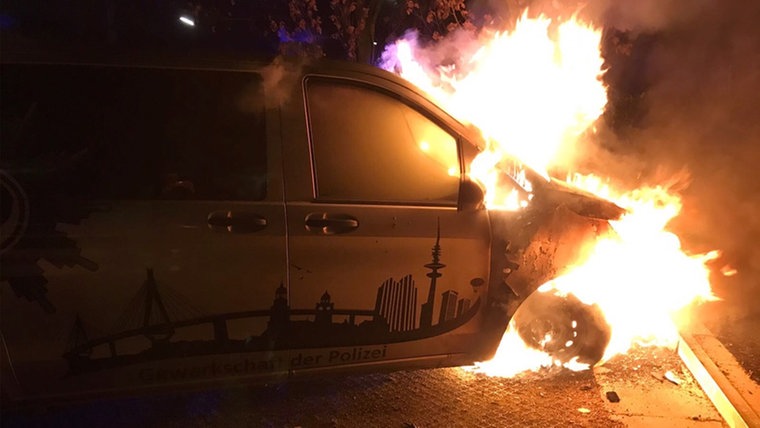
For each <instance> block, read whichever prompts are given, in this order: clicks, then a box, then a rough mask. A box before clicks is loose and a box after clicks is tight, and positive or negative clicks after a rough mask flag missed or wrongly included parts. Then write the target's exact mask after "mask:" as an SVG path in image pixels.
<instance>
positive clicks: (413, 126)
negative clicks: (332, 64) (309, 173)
mask: <svg viewBox="0 0 760 428" xmlns="http://www.w3.org/2000/svg"><path fill="white" fill-rule="evenodd" d="M307 105H308V116H309V127H310V133H311V144H312V155H313V163H314V170H315V182H316V193H317V194H316V197H317V199H319V200H324V201H346V202H374V203H399V204H423V205H443V206H446V205H451V206H453V205H456V202H457V190H458V186H459V177H460V169H461V168H460V162H459V156H458V150H457V141H456V138H454V136H452V135H451V134H450V133H448V132H447V131H446V130H444V129H443V128H441V127H440V126H438V125H437V124H436V123H435V122H433V121H431V120H430V119H429V118H428V117H426V116H424V115H423V114H422V113H420V112H419V111H417V110H416V109H414V108H412V107H411V106H410V105H408V104H406V103H404V102H402V101H401V100H399V99H397V98H395V97H392V96H390V95H389V94H386V93H384V92H379V91H376V90H372V89H370V88H367V87H363V86H359V85H354V84H350V83H345V82H337V81H330V80H326V79H317V78H311V79H309V80H308V82H307Z"/></svg>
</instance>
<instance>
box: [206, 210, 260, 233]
mask: <svg viewBox="0 0 760 428" xmlns="http://www.w3.org/2000/svg"><path fill="white" fill-rule="evenodd" d="M207 221H208V226H209V227H210V228H211V230H216V231H227V232H231V233H253V232H258V231H259V230H261V229H263V228H265V227H267V219H265V218H264V217H262V216H260V215H258V214H256V213H252V212H248V211H214V212H212V213H210V214H209V215H208V218H207Z"/></svg>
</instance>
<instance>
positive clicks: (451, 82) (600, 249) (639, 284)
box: [383, 13, 731, 376]
mask: <svg viewBox="0 0 760 428" xmlns="http://www.w3.org/2000/svg"><path fill="white" fill-rule="evenodd" d="M600 40H601V31H600V30H596V29H594V28H592V27H591V26H589V25H586V24H584V23H581V22H578V21H577V20H576V19H575V18H572V19H569V20H567V21H563V22H552V21H551V20H550V19H548V18H545V17H538V18H534V19H531V18H528V16H527V13H526V14H525V15H523V17H522V18H521V19H520V20H519V22H518V23H517V24H516V26H515V28H514V30H513V31H511V32H504V33H491V34H488V35H487V36H486V40H482V41H481V46H480V48H479V49H478V50H477V51H475V52H471V53H467V52H465V53H463V54H462V55H463V58H462V60H461V61H460V62H458V63H457V64H454V65H449V66H447V67H439V66H437V65H435V64H429V63H426V59H425V56H424V54H423V53H422V50H420V49H419V48H418V47H417V45H416V43H415V41H414V40H413V39H412V38H407V39H404V40H400V41H398V42H397V43H396V44H395V46H393V47H392V48H391V49H389V50H387V51H386V53H385V54H384V56H383V59H384V64H383V66H384V67H385V68H386V69H390V70H393V71H396V72H397V73H399V74H400V75H401V76H403V77H404V78H406V79H407V80H410V81H411V82H412V83H414V84H416V85H417V86H418V87H420V88H421V89H423V90H424V91H426V92H427V93H428V94H429V95H430V96H431V97H433V98H434V99H435V100H436V101H437V102H438V103H439V104H440V105H441V106H442V107H443V108H445V109H446V110H447V111H449V112H450V113H451V114H452V115H454V116H455V117H457V118H458V119H460V120H461V121H463V122H466V123H471V124H473V125H475V126H477V127H478V128H479V129H480V130H481V131H482V132H483V134H484V136H485V137H486V138H487V140H488V143H489V147H488V148H487V149H486V150H485V151H484V152H483V153H481V154H480V155H479V156H478V157H477V158H476V159H475V161H474V162H473V164H472V165H471V174H472V175H473V177H474V178H476V179H477V180H478V181H480V182H481V183H482V184H483V185H484V186H485V187H486V206H487V207H488V208H489V209H491V210H494V209H505V210H519V209H522V208H525V207H526V206H528V205H529V203H530V200H531V198H532V194H531V192H532V190H533V183H531V182H530V181H529V180H528V179H527V178H526V175H525V170H524V168H523V167H522V165H523V164H524V165H528V166H530V167H532V168H533V169H535V170H536V171H538V172H539V174H542V175H544V177H545V178H546V179H548V177H549V173H548V171H549V169H550V168H551V167H558V166H563V167H565V166H566V165H563V161H564V160H567V159H568V158H569V154H570V153H571V152H578V151H580V149H581V148H580V147H579V144H578V143H579V140H580V138H581V137H582V134H583V133H584V132H585V131H586V130H587V129H588V128H589V127H590V126H591V125H592V124H593V123H594V121H595V120H596V119H598V117H599V116H600V115H601V114H602V112H603V111H604V107H605V105H606V102H607V94H606V88H605V86H604V84H603V82H602V80H601V77H602V75H603V73H604V70H603V68H602V64H603V59H602V58H601V54H600ZM460 52H461V49H460ZM516 159H519V161H516ZM505 173H506V174H507V175H509V176H510V177H512V178H513V179H515V181H516V182H517V183H518V184H520V186H521V187H522V189H521V190H515V189H514V188H510V189H509V190H504V189H501V188H500V187H499V176H500V174H505ZM567 181H568V182H570V183H571V184H573V185H574V186H576V187H579V188H582V189H584V190H586V191H588V192H591V193H594V194H596V195H598V196H600V197H603V198H605V199H608V200H611V201H613V202H615V203H616V204H618V205H619V206H620V207H623V208H625V209H627V210H628V214H626V215H625V216H623V217H622V218H621V219H619V220H617V221H611V222H610V223H611V226H612V228H613V229H614V232H612V233H610V235H609V236H604V237H601V238H600V239H599V240H598V242H596V243H592V244H593V245H588V248H589V249H588V253H587V254H584V255H583V256H582V257H581V258H580V262H579V263H578V264H577V265H576V266H572V267H567V270H566V271H565V272H564V273H563V274H562V275H561V276H560V277H559V278H556V279H554V280H553V281H550V282H549V283H547V284H544V285H543V286H542V287H540V288H539V291H538V292H539V293H549V292H551V293H554V294H558V295H560V296H564V295H567V294H572V295H574V296H575V297H577V298H578V299H579V300H580V301H582V302H583V303H586V304H589V305H597V306H598V307H599V308H600V309H601V311H602V313H603V315H604V318H606V321H607V322H608V323H609V325H610V326H611V329H612V333H611V339H610V343H609V345H608V347H607V349H606V351H605V352H604V359H606V358H609V357H610V356H612V355H614V354H616V353H621V352H626V351H627V350H628V349H629V348H630V347H631V346H632V345H633V344H644V345H672V344H674V343H675V341H676V340H677V337H678V335H677V330H676V328H675V326H674V324H673V321H672V316H673V314H674V313H676V312H677V311H678V310H680V309H682V308H684V307H686V306H688V305H689V304H691V303H692V302H694V301H698V300H706V299H713V298H714V297H713V295H712V292H711V289H710V284H709V281H708V274H709V271H708V269H707V267H706V266H705V263H706V262H707V261H708V260H710V259H712V258H714V257H716V254H715V253H710V254H707V255H691V256H690V255H687V254H685V253H684V252H683V251H682V250H681V244H680V241H679V239H678V237H677V236H675V235H674V234H672V233H670V232H667V231H666V230H665V226H666V225H667V223H668V222H669V221H670V220H671V219H673V218H674V217H675V216H676V215H678V213H679V211H680V209H681V203H680V199H679V198H678V197H677V196H674V195H672V194H670V193H669V192H668V190H667V189H666V188H663V187H652V188H641V189H637V190H634V191H631V192H620V191H615V190H614V189H612V188H610V187H609V186H607V185H604V184H603V183H604V180H602V179H601V178H599V177H595V176H580V175H576V176H572V177H569V178H568V180H567ZM725 273H726V274H727V275H729V274H731V270H730V268H727V269H726V272H725ZM574 328H575V324H573V329H574ZM573 334H575V333H574V332H573ZM551 339H552V337H549V336H547V337H545V338H543V339H542V340H541V342H547V341H550V340H551ZM563 340H564V339H563ZM572 345H573V339H569V340H567V342H565V343H564V346H565V347H571V346H572ZM604 359H603V360H604ZM557 364H560V363H559V362H557V360H553V359H552V357H550V356H549V355H548V354H545V353H544V352H541V351H537V350H535V349H532V348H529V347H527V346H526V345H525V344H524V343H523V340H522V339H521V338H520V336H519V335H518V334H517V332H516V329H515V328H514V325H512V324H511V325H510V328H509V329H508V331H507V333H506V334H505V336H504V338H503V339H502V342H501V345H500V347H499V349H498V351H497V353H496V356H495V357H494V359H493V360H491V361H488V362H485V363H480V364H479V365H478V368H479V370H481V371H484V372H486V373H488V374H492V375H501V376H512V375H514V374H516V373H519V372H521V371H524V370H536V369H538V368H540V367H547V366H552V365H557ZM564 365H565V366H566V367H569V368H571V369H576V370H577V369H583V368H587V367H588V365H587V364H580V363H578V362H577V360H571V361H570V362H566V363H564Z"/></svg>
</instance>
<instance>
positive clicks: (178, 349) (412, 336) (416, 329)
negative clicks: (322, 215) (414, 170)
mask: <svg viewBox="0 0 760 428" xmlns="http://www.w3.org/2000/svg"><path fill="white" fill-rule="evenodd" d="M431 255H432V260H431V262H430V263H427V264H425V265H424V267H425V268H426V269H428V270H429V272H428V273H427V274H426V275H425V276H426V277H427V278H428V279H429V288H428V292H427V298H426V300H425V302H424V303H422V304H421V305H419V307H420V311H419V316H418V315H417V307H418V303H417V296H418V288H417V287H416V284H415V281H414V277H413V275H412V274H408V275H405V276H403V277H402V278H400V279H398V280H394V278H392V277H389V278H388V279H386V280H385V281H383V282H382V283H381V284H380V286H379V287H378V288H377V293H376V298H375V305H374V308H372V309H346V308H340V307H336V302H335V301H333V300H332V296H331V295H330V294H329V290H325V292H324V293H323V294H322V296H321V297H320V299H319V301H317V302H315V305H314V308H313V309H294V308H291V307H290V305H289V302H288V290H287V288H285V286H284V285H283V284H282V283H281V284H280V285H279V286H278V287H277V288H276V289H275V292H274V299H273V301H272V305H271V306H270V307H269V308H268V309H255V310H248V311H238V312H228V313H222V314H215V315H200V314H197V313H196V314H194V316H193V317H191V318H189V319H182V320H172V319H171V317H170V315H169V311H167V308H166V305H165V304H164V298H163V297H162V295H161V294H160V293H159V288H158V283H157V281H156V279H155V277H154V275H153V271H152V270H151V269H148V270H147V277H146V280H145V282H144V284H143V286H142V287H141V288H140V290H138V292H137V296H136V298H135V299H133V302H136V303H138V304H139V303H142V305H143V306H142V307H141V308H139V310H138V311H136V312H137V313H138V315H137V316H133V317H131V318H133V323H132V324H131V325H122V326H121V328H120V330H119V331H116V332H115V333H112V334H108V335H104V336H100V337H97V338H94V339H89V336H88V334H87V332H86V331H85V327H84V324H83V322H82V320H81V319H80V317H79V316H78V315H77V317H76V319H75V321H74V325H73V328H72V331H71V334H70V335H69V341H68V345H67V349H66V351H65V352H64V354H63V357H64V358H65V359H66V360H67V362H68V367H69V373H70V374H78V373H85V372H90V371H95V370H99V369H106V368H115V367H121V366H126V365H131V364H138V363H144V362H149V361H154V360H162V359H168V358H178V357H190V356H201V355H212V354H228V353H240V352H256V351H275V350H288V349H301V348H303V349H308V348H323V347H342V346H358V345H378V344H388V343H398V342H406V341H412V340H419V339H424V338H428V337H433V336H437V335H440V334H443V333H446V332H448V331H451V330H454V329H456V328H458V327H460V326H462V325H464V324H465V323H466V322H467V321H469V320H470V319H472V318H473V317H474V316H475V314H476V313H477V312H478V308H479V305H480V298H478V299H477V300H475V302H472V300H471V299H469V298H460V297H459V293H458V292H457V291H456V290H453V289H446V290H444V291H443V292H442V293H441V294H440V302H438V304H437V306H438V309H439V311H438V316H437V317H436V318H437V319H434V312H435V311H434V309H435V307H436V303H437V302H436V295H437V292H438V281H439V279H440V278H441V277H442V276H443V274H442V273H441V272H440V271H441V270H442V269H444V268H445V267H446V265H445V264H443V263H441V259H440V255H441V246H440V226H438V230H437V234H436V240H435V244H434V245H433V247H432V251H431ZM252 319H258V320H259V322H260V323H263V322H264V320H266V328H265V329H264V330H263V332H261V333H260V334H257V335H248V336H244V337H240V338H232V337H230V334H229V330H228V324H229V323H231V322H240V321H246V320H247V321H250V320H252ZM197 326H207V327H208V326H210V327H211V328H210V329H208V331H209V334H208V336H209V337H208V338H206V339H196V340H172V339H173V337H174V336H175V333H176V331H177V330H180V329H183V328H192V327H197ZM136 338H144V339H147V340H142V341H141V343H145V346H144V348H143V349H141V350H138V351H135V350H134V348H133V349H130V350H129V351H126V352H125V351H123V350H120V349H119V348H120V346H119V344H120V343H121V342H125V341H132V342H134V340H135V339H136ZM95 350H98V351H99V352H97V355H98V356H95V357H94V356H93V354H95V352H94V351H95Z"/></svg>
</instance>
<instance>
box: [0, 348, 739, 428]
mask: <svg viewBox="0 0 760 428" xmlns="http://www.w3.org/2000/svg"><path fill="white" fill-rule="evenodd" d="M667 372H671V374H672V376H670V375H668V376H666V373H667ZM667 377H671V379H673V380H675V382H673V381H670V380H668V379H667ZM615 397H617V399H619V401H617V402H614V401H615ZM667 425H670V426H678V427H722V426H726V425H725V423H724V422H723V420H722V419H721V418H720V416H719V414H718V413H717V411H716V410H715V408H714V407H713V405H712V404H711V403H710V401H709V400H708V399H707V397H706V396H705V394H704V393H703V392H702V390H701V389H700V388H699V386H698V385H697V383H696V382H695V380H694V379H693V378H692V376H691V374H690V373H689V371H688V370H687V369H686V368H685V367H684V365H683V363H682V362H681V360H680V359H679V358H678V356H677V354H676V352H675V351H674V350H668V349H661V348H654V349H651V348H650V349H646V350H636V351H634V352H632V353H631V354H629V355H626V356H619V357H616V358H615V359H613V360H611V361H609V362H607V363H606V364H605V365H604V366H602V367H597V368H595V369H594V370H593V371H592V370H586V371H582V372H571V371H568V370H566V369H552V370H544V371H542V372H539V373H527V374H523V375H519V376H517V377H515V378H492V377H487V376H485V375H483V374H479V373H472V372H470V371H467V370H464V369H461V368H447V369H433V370H416V371H405V372H394V373H385V374H370V375H353V376H343V377H333V378H328V379H322V380H309V381H299V382H290V383H285V384H278V385H268V386H257V387H247V388H242V387H237V388H229V389H221V390H211V391H203V392H194V393H183V394H178V395H174V396H154V397H147V398H146V397H143V398H131V399H119V400H108V401H99V402H93V403H86V404H76V405H69V406H65V407H51V408H47V409H40V408H34V409H32V408H30V409H23V410H14V411H12V412H3V416H2V426H3V427H21V426H39V427H46V426H51V427H52V426H55V427H62V426H71V427H74V426H76V427H80V426H93V427H94V426H109V427H121V426H124V427H135V426H140V427H207V426H214V427H374V426H376V427H407V428H408V427H420V428H421V427H508V426H510V427H511V426H520V427H522V426H526V427H532V426H535V427H552V426H556V427H569V426H584V427H623V426H631V427H639V426H667Z"/></svg>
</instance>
